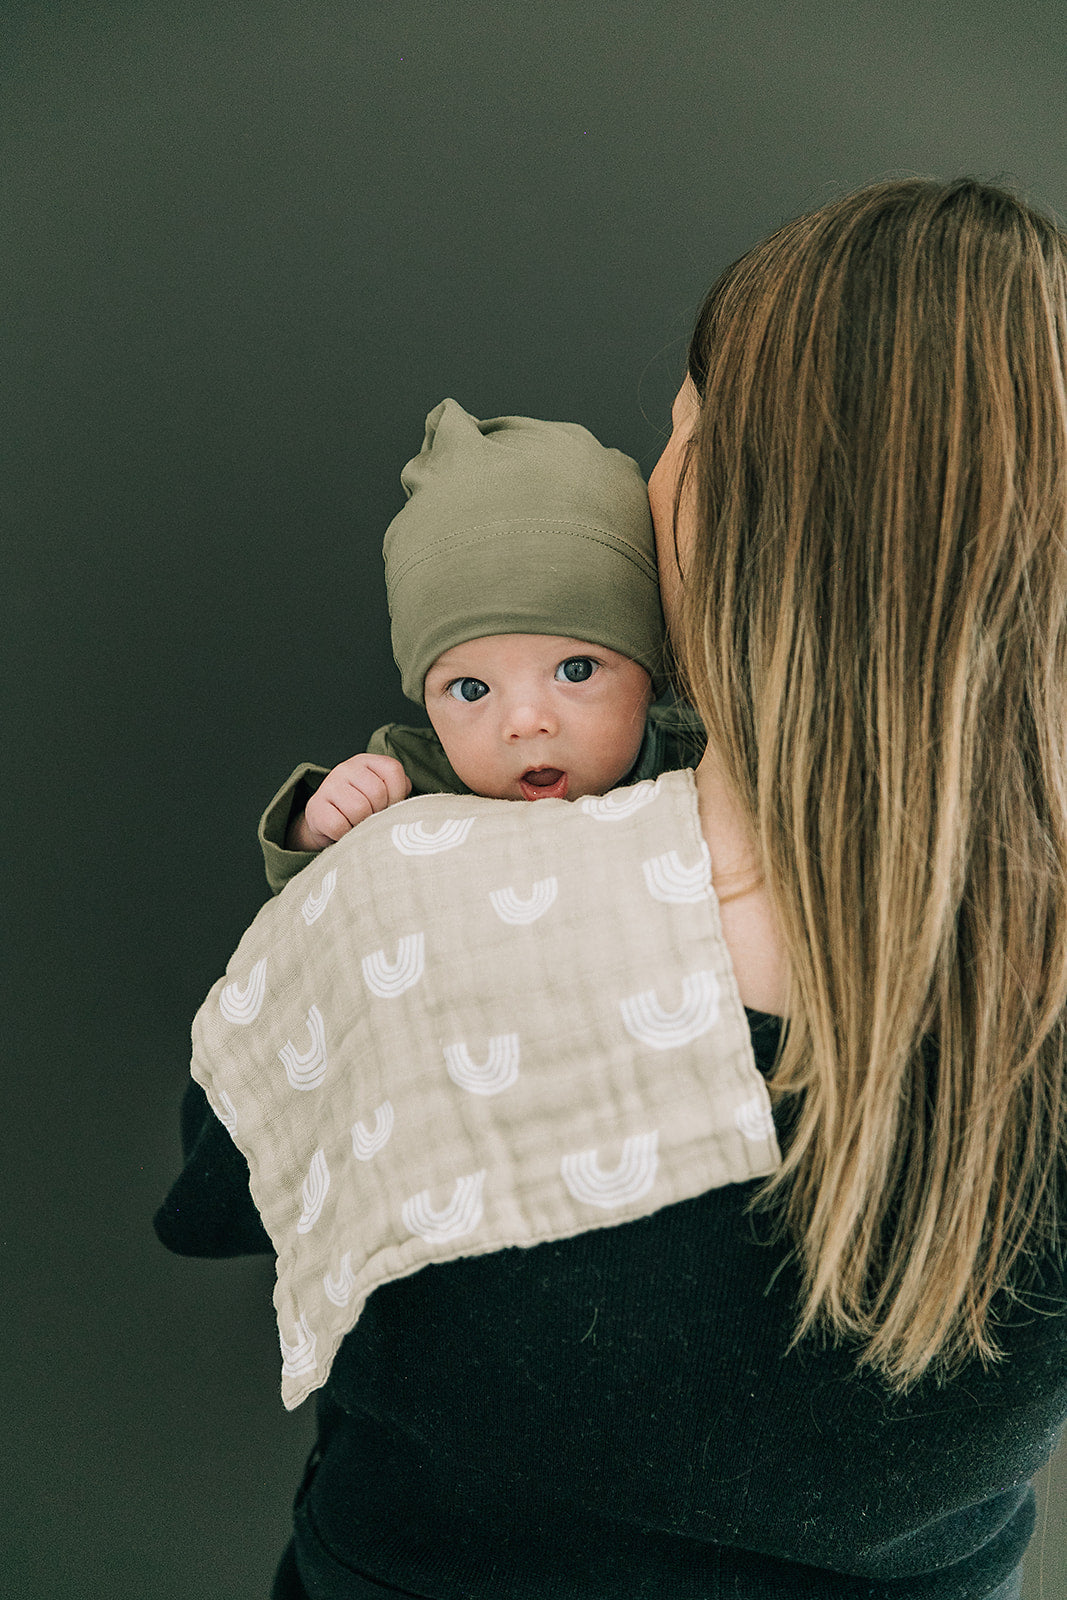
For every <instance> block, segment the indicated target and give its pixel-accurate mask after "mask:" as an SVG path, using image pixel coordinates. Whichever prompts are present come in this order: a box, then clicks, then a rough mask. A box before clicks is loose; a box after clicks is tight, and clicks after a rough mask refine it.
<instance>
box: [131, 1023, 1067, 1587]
mask: <svg viewBox="0 0 1067 1600" xmlns="http://www.w3.org/2000/svg"><path fill="white" fill-rule="evenodd" d="M748 1016H749V1022H750V1026H751V1027H752V1029H753V1044H754V1048H755V1051H756V1058H757V1061H758V1063H759V1064H760V1066H761V1068H762V1070H764V1071H767V1070H768V1069H769V1066H770V1063H771V1061H772V1059H773V1055H774V1047H775V1044H776V1041H777V1034H778V1028H779V1026H780V1024H779V1022H778V1021H777V1019H774V1018H767V1017H764V1016H762V1015H761V1014H759V1013H753V1012H750V1013H749V1014H748ZM183 1120H184V1134H185V1151H186V1165H185V1168H184V1170H183V1172H182V1174H181V1177H180V1178H179V1179H178V1181H177V1182H176V1184H175V1185H174V1187H173V1188H172V1190H171V1192H170V1194H169V1195H168V1196H167V1199H166V1201H165V1202H164V1204H163V1206H162V1207H161V1208H160V1211H159V1212H158V1214H157V1217H156V1230H157V1233H158V1234H159V1237H160V1238H161V1240H162V1241H163V1243H164V1244H166V1245H167V1246H168V1248H170V1249H172V1250H176V1251H178V1252H179V1253H183V1254H193V1255H211V1256H219V1255H229V1254H240V1253H244V1252H247V1251H251V1250H257V1249H267V1248H268V1241H267V1239H266V1235H265V1234H264V1233H263V1231H262V1228H261V1226H260V1225H259V1223H258V1217H257V1215H256V1213H255V1210H254V1207H253V1206H252V1204H251V1199H250V1196H249V1193H248V1189H247V1168H246V1167H245V1165H244V1159H243V1157H242V1156H241V1155H240V1153H239V1151H238V1150H237V1149H236V1147H235V1146H234V1145H233V1144H232V1143H231V1141H230V1138H229V1135H228V1134H227V1133H226V1132H225V1130H224V1129H223V1128H222V1126H221V1124H220V1123H218V1122H217V1121H216V1119H215V1117H214V1116H213V1114H212V1113H211V1112H210V1110H209V1109H208V1107H207V1105H206V1101H204V1099H203V1095H202V1092H201V1091H200V1090H199V1088H198V1087H197V1086H196V1085H195V1084H191V1085H190V1087H189V1090H188V1092H187V1096H186V1102H185V1113H184V1119H183ZM781 1134H782V1137H786V1136H787V1130H785V1129H782V1130H781ZM755 1187H756V1185H754V1184H751V1185H734V1186H729V1187H726V1188H723V1189H719V1190H715V1191H712V1192H711V1193H709V1194H707V1195H704V1196H701V1197H700V1198H698V1199H696V1200H692V1201H687V1202H685V1203H683V1204H681V1205H677V1206H672V1207H668V1208H665V1209H664V1210H662V1211H660V1212H658V1213H656V1214H655V1215H653V1216H651V1217H648V1218H645V1219H642V1220H641V1221H638V1222H635V1223H630V1224H626V1225H623V1226H620V1227H617V1228H608V1229H603V1230H598V1231H594V1232H590V1233H587V1234H584V1235H581V1236H579V1237H577V1238H575V1239H571V1240H564V1241H561V1242H559V1243H552V1244H545V1245H538V1246H535V1247H534V1248H533V1249H530V1250H518V1249H509V1250H502V1251H499V1252H497V1253H496V1254H493V1255H489V1256H485V1257H480V1258H475V1259H470V1260H461V1261H456V1262H451V1263H449V1264H447V1265H445V1266H431V1267H427V1268H426V1269H424V1270H423V1271H422V1272H420V1273H418V1274H416V1275H415V1276H414V1277H412V1278H408V1279H404V1280H402V1281H400V1282H398V1283H393V1284H388V1285H386V1286H384V1287H383V1288H381V1289H379V1290H377V1291H376V1292H375V1293H374V1294H373V1295H372V1296H371V1298H370V1300H369V1301H368V1304H367V1306H366V1309H365V1311H364V1313H363V1316H362V1318H361V1320H360V1322H359V1324H358V1326H357V1327H356V1329H354V1330H353V1332H352V1333H351V1334H349V1335H348V1337H347V1338H346V1340H345V1341H344V1343H343V1344H342V1346H341V1349H340V1351H339V1353H338V1356H337V1359H336V1361H335V1364H334V1368H333V1372H332V1373H331V1376H330V1380H329V1382H328V1384H327V1386H326V1388H325V1389H324V1390H323V1391H321V1395H320V1400H319V1415H320V1441H319V1447H318V1448H319V1450H320V1451H321V1459H319V1460H318V1461H317V1463H316V1464H315V1467H314V1470H313V1471H312V1472H311V1473H309V1481H308V1482H307V1483H306V1484H305V1487H304V1491H303V1493H302V1496H301V1500H300V1504H299V1506H298V1508H297V1512H296V1519H295V1526H296V1551H297V1558H298V1562H299V1566H300V1571H301V1575H302V1580H303V1583H304V1585H305V1587H306V1589H307V1593H308V1594H309V1595H310V1596H311V1597H312V1600H323V1597H330V1600H342V1597H343V1600H351V1597H355V1596H368V1597H369V1596H375V1595H382V1594H392V1595H397V1594H400V1595H413V1596H421V1597H426V1600H460V1597H463V1600H490V1597H492V1600H502V1597H508V1600H550V1597H552V1600H554V1597H559V1600H637V1597H639V1596H647V1597H649V1600H652V1597H655V1600H718V1597H720V1596H721V1597H726V1596H730V1597H732V1600H757V1597H758V1600H778V1597H782V1600H785V1597H802V1596H803V1597H809V1600H817V1597H818V1600H860V1597H863V1600H935V1597H936V1600H983V1597H986V1596H990V1595H992V1594H993V1593H994V1592H995V1590H996V1589H997V1587H998V1586H999V1585H1000V1584H1002V1583H1003V1582H1004V1581H1005V1579H1007V1578H1008V1577H1009V1575H1010V1574H1011V1572H1012V1571H1013V1570H1014V1569H1015V1568H1016V1567H1017V1566H1018V1564H1019V1562H1020V1561H1021V1559H1022V1555H1023V1552H1024V1550H1025V1547H1026V1544H1027V1542H1028V1540H1029V1537H1030V1533H1031V1531H1032V1527H1033V1521H1034V1497H1033V1494H1032V1491H1031V1490H1030V1488H1029V1486H1028V1480H1029V1479H1030V1478H1031V1477H1032V1476H1033V1474H1034V1473H1035V1472H1036V1471H1037V1470H1038V1469H1039V1468H1040V1466H1041V1465H1042V1464H1043V1462H1044V1461H1045V1460H1047V1458H1048V1457H1049V1455H1050V1454H1051V1453H1052V1451H1053V1449H1054V1448H1055V1444H1056V1438H1057V1434H1058V1430H1059V1428H1060V1426H1061V1425H1062V1422H1063V1420H1064V1417H1065V1416H1067V1314H1065V1313H1064V1300H1065V1296H1067V1288H1065V1285H1064V1281H1063V1277H1062V1274H1061V1273H1059V1272H1058V1271H1057V1270H1056V1269H1055V1268H1054V1267H1053V1266H1052V1264H1051V1263H1045V1267H1044V1271H1043V1273H1042V1276H1041V1278H1040V1279H1039V1280H1037V1281H1036V1282H1035V1283H1034V1285H1033V1286H1032V1287H1031V1289H1030V1291H1029V1293H1028V1302H1029V1303H1030V1304H1031V1305H1033V1306H1040V1307H1042V1308H1043V1309H1044V1310H1045V1311H1046V1312H1047V1311H1048V1310H1051V1309H1053V1307H1055V1308H1057V1310H1058V1314H1057V1315H1054V1316H1049V1315H1037V1314H1028V1313H1026V1312H1023V1311H1022V1310H1019V1309H1016V1311H1015V1312H1014V1313H1013V1314H1012V1315H1011V1319H1010V1325H1009V1326H1008V1328H1007V1329H1006V1331H1005V1332H1004V1333H1003V1335H1002V1337H1003V1339H1004V1343H1005V1345H1006V1347H1007V1349H1008V1351H1009V1359H1008V1360H1007V1361H1006V1362H1005V1363H1003V1364H1002V1365H1001V1367H1000V1368H999V1369H997V1370H995V1371H991V1372H989V1373H983V1372H982V1370H981V1368H980V1367H979V1366H977V1364H974V1365H973V1366H972V1368H970V1369H968V1371H967V1372H966V1373H965V1374H964V1375H963V1376H962V1377H961V1378H960V1379H959V1380H958V1381H957V1382H955V1383H954V1384H953V1385H951V1386H949V1387H947V1388H945V1389H943V1390H940V1391H938V1390H937V1389H936V1388H935V1387H934V1386H933V1385H932V1384H929V1385H925V1384H924V1385H921V1386H920V1387H919V1388H918V1389H916V1390H915V1391H913V1393H912V1394H911V1395H910V1396H909V1397H908V1398H907V1399H906V1400H904V1401H893V1400H891V1399H890V1398H889V1397H888V1396H887V1394H886V1393H885V1391H884V1389H883V1388H882V1386H881V1385H880V1384H879V1382H878V1380H877V1379H876V1378H874V1377H873V1376H870V1375H868V1376H865V1377H863V1378H857V1377H856V1376H855V1375H854V1372H853V1361H852V1357H851V1354H850V1352H849V1351H848V1350H846V1349H844V1348H839V1349H836V1350H835V1349H833V1348H829V1349H824V1348H820V1346H819V1344H818V1343H817V1342H816V1341H813V1340H809V1341H806V1342H805V1343H804V1344H803V1345H802V1346H801V1347H800V1348H799V1349H797V1350H795V1351H794V1352H793V1353H792V1354H790V1355H786V1353H785V1346H786V1344H787V1343H788V1339H789V1335H790V1333H791V1329H792V1321H793V1317H792V1311H793V1304H794V1296H795V1294H796V1289H797V1278H796V1274H795V1271H794V1269H793V1268H792V1267H791V1266H790V1264H789V1262H788V1261H787V1260H786V1255H787V1252H786V1251H785V1249H784V1247H782V1246H772V1245H768V1244H766V1243H761V1242H760V1239H761V1237H765V1236H766V1233H767V1223H766V1220H763V1221H762V1222H761V1220H760V1219H759V1218H753V1217H749V1216H746V1214H745V1204H746V1202H747V1200H748V1199H749V1198H750V1196H751V1193H752V1192H753V1190H754V1189H755ZM283 1543H284V1539H282V1538H280V1539H279V1553H280V1547H281V1545H282V1544H283Z"/></svg>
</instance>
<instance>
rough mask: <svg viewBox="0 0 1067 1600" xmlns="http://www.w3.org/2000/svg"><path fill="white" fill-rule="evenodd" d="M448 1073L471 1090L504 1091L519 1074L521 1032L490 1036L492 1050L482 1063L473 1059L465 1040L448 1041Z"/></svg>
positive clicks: (445, 1048)
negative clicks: (519, 1034) (455, 1042)
mask: <svg viewBox="0 0 1067 1600" xmlns="http://www.w3.org/2000/svg"><path fill="white" fill-rule="evenodd" d="M444 1052H445V1064H446V1066H447V1067H448V1076H449V1077H450V1078H451V1079H452V1082H453V1083H454V1084H457V1085H458V1086H459V1088H461V1089H466V1090H467V1091H468V1093H470V1094H500V1093H501V1092H502V1091H503V1090H504V1089H510V1088H511V1086H512V1084H514V1083H516V1082H517V1081H518V1077H519V1036H518V1034H517V1033H495V1034H493V1035H492V1037H491V1038H490V1040H489V1054H488V1056H487V1058H486V1060H485V1061H484V1062H483V1063H481V1065H476V1064H475V1062H473V1061H472V1060H471V1057H470V1052H469V1050H468V1049H467V1046H466V1045H465V1044H464V1043H462V1042H461V1043H459V1044H446V1045H445V1047H444Z"/></svg>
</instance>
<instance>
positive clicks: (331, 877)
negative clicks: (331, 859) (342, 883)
mask: <svg viewBox="0 0 1067 1600" xmlns="http://www.w3.org/2000/svg"><path fill="white" fill-rule="evenodd" d="M336 888H337V868H336V867H331V868H330V870H329V872H328V873H327V874H326V876H325V877H324V878H323V880H322V882H321V883H320V884H319V886H318V888H317V889H312V891H311V893H310V894H309V895H308V897H307V899H306V900H305V901H304V904H303V905H302V906H301V907H300V915H301V916H302V917H303V919H304V921H305V922H306V923H307V925H308V927H309V928H310V927H311V924H312V923H313V922H317V921H318V920H319V918H320V917H321V916H322V913H323V912H324V911H325V910H326V902H327V901H328V900H329V898H330V896H331V895H332V894H333V891H334V890H335V889H336Z"/></svg>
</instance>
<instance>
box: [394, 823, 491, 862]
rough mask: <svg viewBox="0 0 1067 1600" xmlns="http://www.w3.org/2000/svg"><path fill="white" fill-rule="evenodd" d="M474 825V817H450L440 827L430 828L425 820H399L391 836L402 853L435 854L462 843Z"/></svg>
mask: <svg viewBox="0 0 1067 1600" xmlns="http://www.w3.org/2000/svg"><path fill="white" fill-rule="evenodd" d="M473 827H474V818H473V817H461V818H460V817H449V818H448V819H447V820H446V821H444V822H442V823H441V825H440V827H438V828H428V827H427V826H426V824H425V822H397V823H395V824H394V826H393V829H392V833H391V838H392V841H393V843H394V845H395V846H396V848H397V849H398V850H399V851H400V853H401V855H404V856H435V855H437V854H438V852H439V851H441V850H454V849H455V848H456V846H457V845H458V844H462V843H463V841H464V840H465V839H466V837H467V835H468V833H470V831H471V829H472V828H473Z"/></svg>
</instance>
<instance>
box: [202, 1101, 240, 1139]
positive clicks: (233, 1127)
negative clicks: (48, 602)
mask: <svg viewBox="0 0 1067 1600" xmlns="http://www.w3.org/2000/svg"><path fill="white" fill-rule="evenodd" d="M205 1093H206V1091H205ZM218 1096H219V1102H218V1105H216V1104H215V1100H214V1096H212V1095H210V1094H209V1095H208V1097H207V1099H208V1105H209V1106H210V1107H211V1109H212V1111H213V1112H214V1113H215V1115H216V1116H217V1117H218V1119H219V1121H220V1122H221V1123H222V1126H223V1127H224V1128H225V1129H226V1132H227V1133H228V1134H229V1135H230V1138H231V1139H232V1138H233V1136H234V1134H235V1133H236V1132H237V1107H236V1106H235V1105H234V1103H233V1101H232V1100H231V1099H230V1097H229V1095H228V1094H227V1093H226V1090H225V1089H220V1090H219V1091H218Z"/></svg>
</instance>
